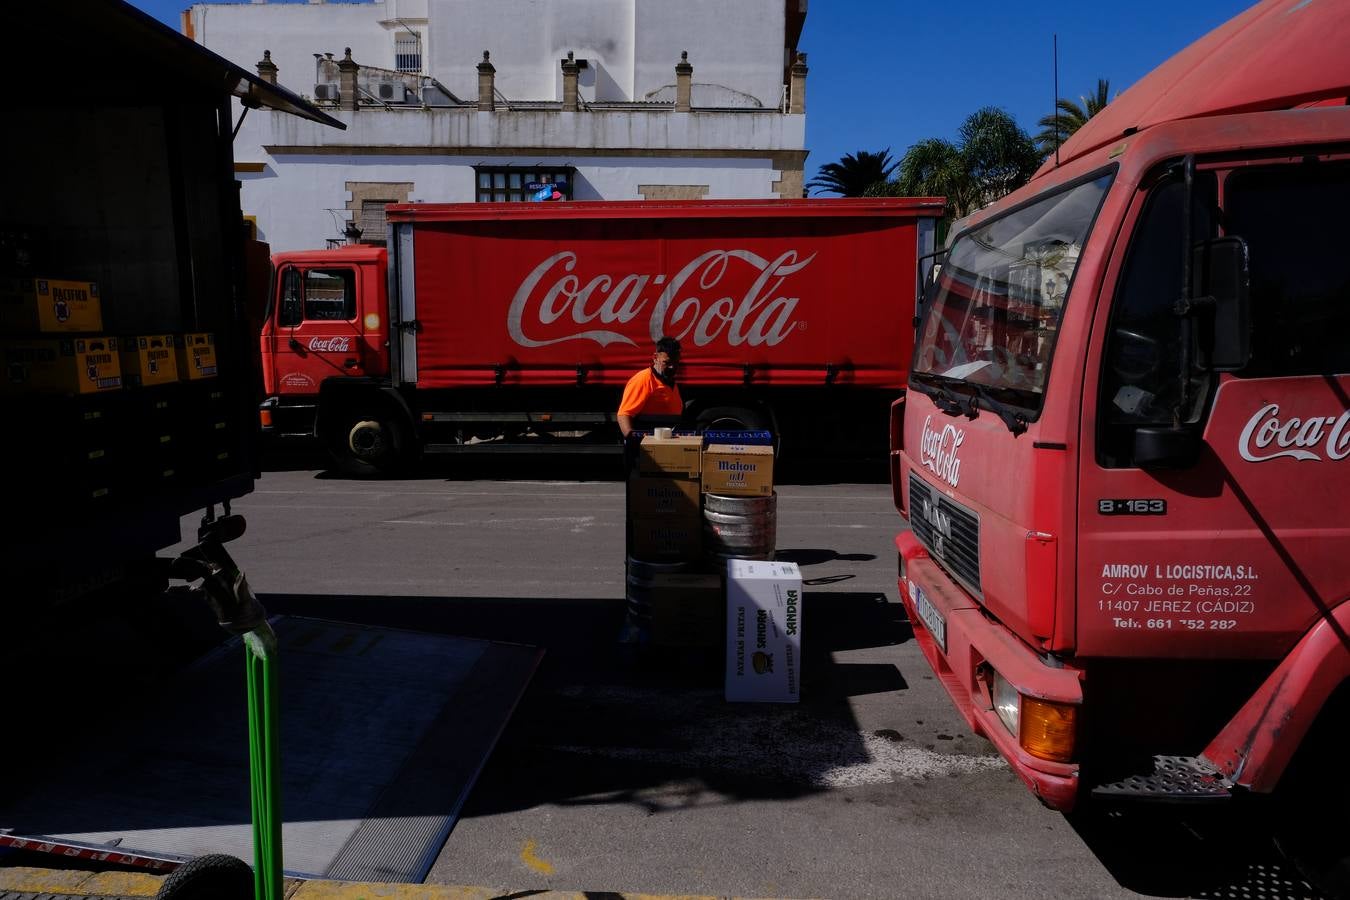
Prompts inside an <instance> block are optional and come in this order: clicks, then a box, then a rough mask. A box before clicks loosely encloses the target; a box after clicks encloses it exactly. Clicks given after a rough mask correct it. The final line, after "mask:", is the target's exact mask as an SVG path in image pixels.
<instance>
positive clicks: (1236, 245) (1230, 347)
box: [1192, 237, 1252, 372]
mask: <svg viewBox="0 0 1350 900" xmlns="http://www.w3.org/2000/svg"><path fill="white" fill-rule="evenodd" d="M1192 271H1194V272H1195V273H1196V275H1197V277H1198V278H1199V279H1200V283H1199V284H1197V285H1195V288H1194V293H1193V296H1195V297H1205V298H1209V300H1210V301H1211V303H1212V307H1211V308H1212V310H1213V313H1214V317H1213V324H1212V328H1210V329H1208V334H1206V332H1205V331H1202V332H1201V334H1202V335H1204V336H1205V337H1207V338H1208V341H1204V343H1207V344H1208V345H1209V346H1208V347H1207V348H1206V349H1207V350H1208V353H1207V354H1206V357H1207V359H1208V363H1209V365H1208V368H1209V369H1210V370H1211V371H1214V372H1236V371H1238V370H1239V369H1243V368H1245V367H1246V365H1247V362H1248V360H1249V359H1251V354H1252V329H1251V269H1250V266H1249V265H1248V261H1247V242H1246V241H1244V240H1243V239H1242V238H1240V237H1221V238H1215V239H1213V240H1209V241H1205V242H1204V243H1203V244H1200V245H1199V246H1198V247H1196V248H1195V267H1194V269H1193V270H1192Z"/></svg>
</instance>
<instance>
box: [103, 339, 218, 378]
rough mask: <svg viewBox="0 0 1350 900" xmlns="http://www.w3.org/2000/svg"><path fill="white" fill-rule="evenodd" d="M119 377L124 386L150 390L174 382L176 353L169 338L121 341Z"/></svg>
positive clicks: (176, 366) (175, 376)
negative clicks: (148, 388)
mask: <svg viewBox="0 0 1350 900" xmlns="http://www.w3.org/2000/svg"><path fill="white" fill-rule="evenodd" d="M213 349H214V348H213ZM122 377H123V378H124V379H125V381H126V383H127V387H153V386H154V385H157V384H172V383H173V382H175V381H177V380H178V354H177V353H176V352H175V350H174V341H173V335H171V334H149V335H139V336H137V337H132V338H127V339H126V340H124V341H122Z"/></svg>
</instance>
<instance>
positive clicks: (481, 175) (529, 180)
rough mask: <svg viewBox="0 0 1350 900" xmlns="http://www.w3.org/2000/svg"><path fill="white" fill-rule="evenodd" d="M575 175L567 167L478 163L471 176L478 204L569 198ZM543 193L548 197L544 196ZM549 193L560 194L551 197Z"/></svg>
mask: <svg viewBox="0 0 1350 900" xmlns="http://www.w3.org/2000/svg"><path fill="white" fill-rule="evenodd" d="M575 174H576V169H573V168H572V167H570V166H567V167H564V168H559V169H540V168H536V169H526V168H522V167H516V166H498V167H490V166H478V167H476V168H475V169H474V177H475V178H477V179H478V190H477V196H478V202H479V203H518V202H523V201H528V200H571V199H572V182H573V180H574V177H573V176H574V175H575ZM546 185H552V186H553V190H552V191H546V189H545V186H546ZM545 193H548V194H549V196H544V194H545ZM553 194H561V196H560V197H554V196H552V195H553Z"/></svg>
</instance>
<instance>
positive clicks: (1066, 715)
mask: <svg viewBox="0 0 1350 900" xmlns="http://www.w3.org/2000/svg"><path fill="white" fill-rule="evenodd" d="M991 672H992V674H993V678H992V680H991V688H992V690H991V691H990V693H991V694H992V696H993V701H994V712H996V713H998V719H999V721H1000V722H1002V723H1003V727H1004V728H1006V729H1008V733H1009V734H1011V735H1012V736H1013V737H1015V738H1017V743H1018V745H1019V746H1021V748H1022V749H1023V750H1025V751H1027V752H1028V753H1030V754H1031V755H1032V756H1037V757H1040V758H1041V759H1046V760H1050V761H1051V762H1069V761H1070V760H1072V759H1073V751H1074V742H1075V740H1076V739H1077V734H1078V707H1077V706H1076V705H1075V704H1072V703H1056V702H1054V701H1053V700H1042V699H1041V698H1039V697H1028V696H1025V695H1023V694H1019V693H1018V692H1017V689H1016V688H1014V687H1013V686H1012V684H1011V683H1010V682H1009V681H1008V679H1006V678H1004V677H1003V676H1002V675H1000V674H999V673H998V672H997V671H994V670H992V669H991Z"/></svg>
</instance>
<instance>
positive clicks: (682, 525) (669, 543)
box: [628, 515, 703, 562]
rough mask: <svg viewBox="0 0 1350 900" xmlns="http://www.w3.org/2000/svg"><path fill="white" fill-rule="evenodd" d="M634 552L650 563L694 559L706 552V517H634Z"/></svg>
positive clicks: (630, 525) (631, 520)
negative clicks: (704, 549)
mask: <svg viewBox="0 0 1350 900" xmlns="http://www.w3.org/2000/svg"><path fill="white" fill-rule="evenodd" d="M628 527H629V528H630V529H631V532H632V537H631V540H632V543H631V547H630V552H631V553H632V555H633V558H634V559H641V560H645V561H646V562H693V561H695V560H697V559H699V557H701V556H702V555H703V520H702V518H701V517H700V516H698V515H692V516H661V517H657V518H654V519H639V518H633V519H630V520H629V523H628Z"/></svg>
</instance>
